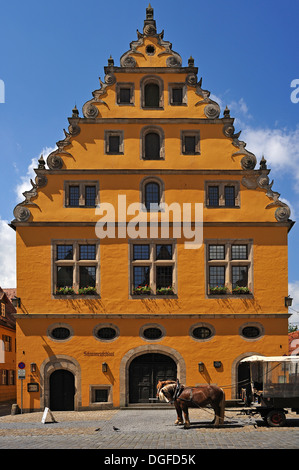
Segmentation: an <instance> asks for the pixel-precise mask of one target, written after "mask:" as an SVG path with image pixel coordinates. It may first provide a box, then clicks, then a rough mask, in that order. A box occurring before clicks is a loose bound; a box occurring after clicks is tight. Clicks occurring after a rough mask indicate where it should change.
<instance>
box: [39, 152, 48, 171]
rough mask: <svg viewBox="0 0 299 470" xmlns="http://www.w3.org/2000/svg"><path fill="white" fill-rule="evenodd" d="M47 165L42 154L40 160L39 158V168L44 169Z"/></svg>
mask: <svg viewBox="0 0 299 470" xmlns="http://www.w3.org/2000/svg"><path fill="white" fill-rule="evenodd" d="M45 165H46V163H45V160H44V157H43V155H41V156H40V158H39V160H38V169H39V170H44V169H45Z"/></svg>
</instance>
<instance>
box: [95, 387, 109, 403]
mask: <svg viewBox="0 0 299 470" xmlns="http://www.w3.org/2000/svg"><path fill="white" fill-rule="evenodd" d="M94 401H95V402H100V403H103V402H105V403H106V402H107V401H108V390H107V389H103V390H101V389H98V390H95V391H94Z"/></svg>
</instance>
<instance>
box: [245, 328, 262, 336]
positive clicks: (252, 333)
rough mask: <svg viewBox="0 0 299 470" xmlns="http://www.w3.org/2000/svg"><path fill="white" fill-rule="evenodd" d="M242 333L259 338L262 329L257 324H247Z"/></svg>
mask: <svg viewBox="0 0 299 470" xmlns="http://www.w3.org/2000/svg"><path fill="white" fill-rule="evenodd" d="M242 335H243V336H245V338H257V337H258V336H260V330H259V329H258V328H257V327H256V326H245V328H243V330H242Z"/></svg>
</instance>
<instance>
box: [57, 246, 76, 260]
mask: <svg viewBox="0 0 299 470" xmlns="http://www.w3.org/2000/svg"><path fill="white" fill-rule="evenodd" d="M57 259H73V245H57Z"/></svg>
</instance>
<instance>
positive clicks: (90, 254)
mask: <svg viewBox="0 0 299 470" xmlns="http://www.w3.org/2000/svg"><path fill="white" fill-rule="evenodd" d="M79 252H80V254H79V259H95V258H96V246H95V245H80V247H79Z"/></svg>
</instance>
